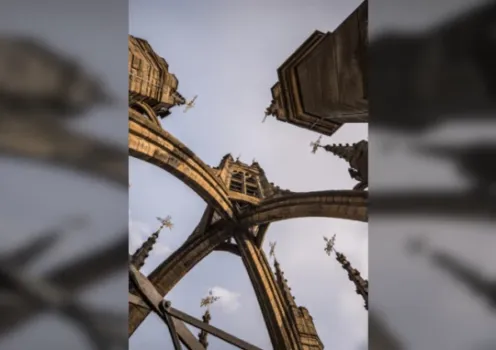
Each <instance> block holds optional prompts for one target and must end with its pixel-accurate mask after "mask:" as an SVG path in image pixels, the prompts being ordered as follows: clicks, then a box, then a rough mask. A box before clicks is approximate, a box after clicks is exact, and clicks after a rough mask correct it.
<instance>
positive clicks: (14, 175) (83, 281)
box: [0, 0, 128, 350]
mask: <svg viewBox="0 0 496 350" xmlns="http://www.w3.org/2000/svg"><path fill="white" fill-rule="evenodd" d="M3 8H4V10H5V11H2V14H0V17H1V21H0V173H1V175H0V178H1V179H2V180H1V181H0V222H2V234H1V239H2V243H1V244H0V294H1V297H0V348H1V349H4V350H11V349H12V350H13V349H35V348H52V349H58V348H62V349H67V348H71V349H74V350H76V349H77V350H79V349H124V348H127V292H126V291H127V284H128V277H127V275H128V274H127V260H128V254H127V250H128V201H127V186H128V180H127V163H128V157H127V118H126V117H125V113H127V74H126V72H127V29H128V28H127V27H128V25H127V18H128V16H127V6H122V4H118V3H117V2H116V1H113V0H111V1H110V2H107V3H106V4H97V3H95V4H94V5H91V4H89V3H88V4H86V3H84V4H83V3H80V2H76V1H67V2H60V1H55V0H50V1H47V2H43V3H42V4H41V3H36V4H34V3H33V4H31V5H29V4H26V3H23V4H22V6H18V5H17V4H14V3H13V2H11V3H8V4H4V5H3ZM20 17H22V19H23V20H22V21H21V20H19V18H20Z"/></svg>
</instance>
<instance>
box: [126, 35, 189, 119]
mask: <svg viewBox="0 0 496 350" xmlns="http://www.w3.org/2000/svg"><path fill="white" fill-rule="evenodd" d="M128 42H129V43H128V46H129V60H128V62H129V63H128V65H129V67H128V71H129V105H130V106H131V107H132V108H135V109H138V110H140V111H141V112H143V113H145V114H147V115H148V116H151V115H154V116H158V117H160V118H165V117H166V116H168V115H169V114H170V111H169V110H170V108H172V107H174V106H177V105H183V104H185V103H186V100H185V99H184V97H183V96H181V94H180V93H179V92H178V91H177V89H178V87H179V82H178V80H177V78H176V76H175V75H174V74H172V73H170V72H169V64H168V63H167V61H166V60H165V59H163V58H162V57H160V56H159V55H158V54H157V53H156V52H155V51H154V50H153V48H152V47H151V46H150V44H149V43H148V41H146V40H144V39H140V38H136V37H134V36H132V35H129V38H128ZM149 109H151V110H149ZM151 112H153V113H151ZM154 121H155V122H158V121H157V120H154Z"/></svg>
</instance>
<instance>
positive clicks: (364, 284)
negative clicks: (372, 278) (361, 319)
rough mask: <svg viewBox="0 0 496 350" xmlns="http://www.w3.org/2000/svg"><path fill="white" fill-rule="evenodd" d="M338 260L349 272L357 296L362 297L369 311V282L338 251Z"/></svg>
mask: <svg viewBox="0 0 496 350" xmlns="http://www.w3.org/2000/svg"><path fill="white" fill-rule="evenodd" d="M334 252H335V253H336V260H337V261H338V262H339V263H340V264H341V266H342V267H343V269H345V270H346V272H348V278H349V279H350V281H351V282H353V284H354V285H355V287H356V292H357V294H359V295H361V296H362V298H363V300H364V302H365V305H364V306H365V309H367V310H368V309H369V281H367V280H365V279H363V278H362V276H361V274H360V272H359V271H358V270H357V269H354V268H353V267H352V266H351V264H350V262H349V261H348V259H347V258H346V256H345V255H344V254H342V253H340V252H338V251H336V250H334Z"/></svg>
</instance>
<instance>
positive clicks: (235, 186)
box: [229, 172, 243, 193]
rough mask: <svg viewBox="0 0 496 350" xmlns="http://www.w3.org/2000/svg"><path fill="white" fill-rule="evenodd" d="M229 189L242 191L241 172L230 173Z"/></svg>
mask: <svg viewBox="0 0 496 350" xmlns="http://www.w3.org/2000/svg"><path fill="white" fill-rule="evenodd" d="M229 189H230V190H231V191H235V192H240V193H243V173H239V172H234V173H233V174H232V176H231V184H230V186H229Z"/></svg>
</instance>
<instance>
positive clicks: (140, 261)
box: [131, 227, 162, 270]
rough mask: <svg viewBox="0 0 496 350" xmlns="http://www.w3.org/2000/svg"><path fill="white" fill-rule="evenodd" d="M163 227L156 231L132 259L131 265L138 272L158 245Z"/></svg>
mask: <svg viewBox="0 0 496 350" xmlns="http://www.w3.org/2000/svg"><path fill="white" fill-rule="evenodd" d="M161 230H162V227H161V228H160V229H158V230H157V231H155V232H154V233H153V234H152V235H151V236H150V237H148V239H147V240H146V241H145V242H144V243H143V244H142V245H141V247H139V248H138V250H137V251H136V252H135V253H134V254H133V256H132V257H131V264H133V265H134V266H135V267H136V268H137V269H138V270H139V269H141V268H142V267H143V266H144V265H145V261H146V259H147V258H148V256H149V255H150V253H151V251H152V249H153V246H154V245H155V243H157V239H158V235H159V233H160V231H161Z"/></svg>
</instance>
